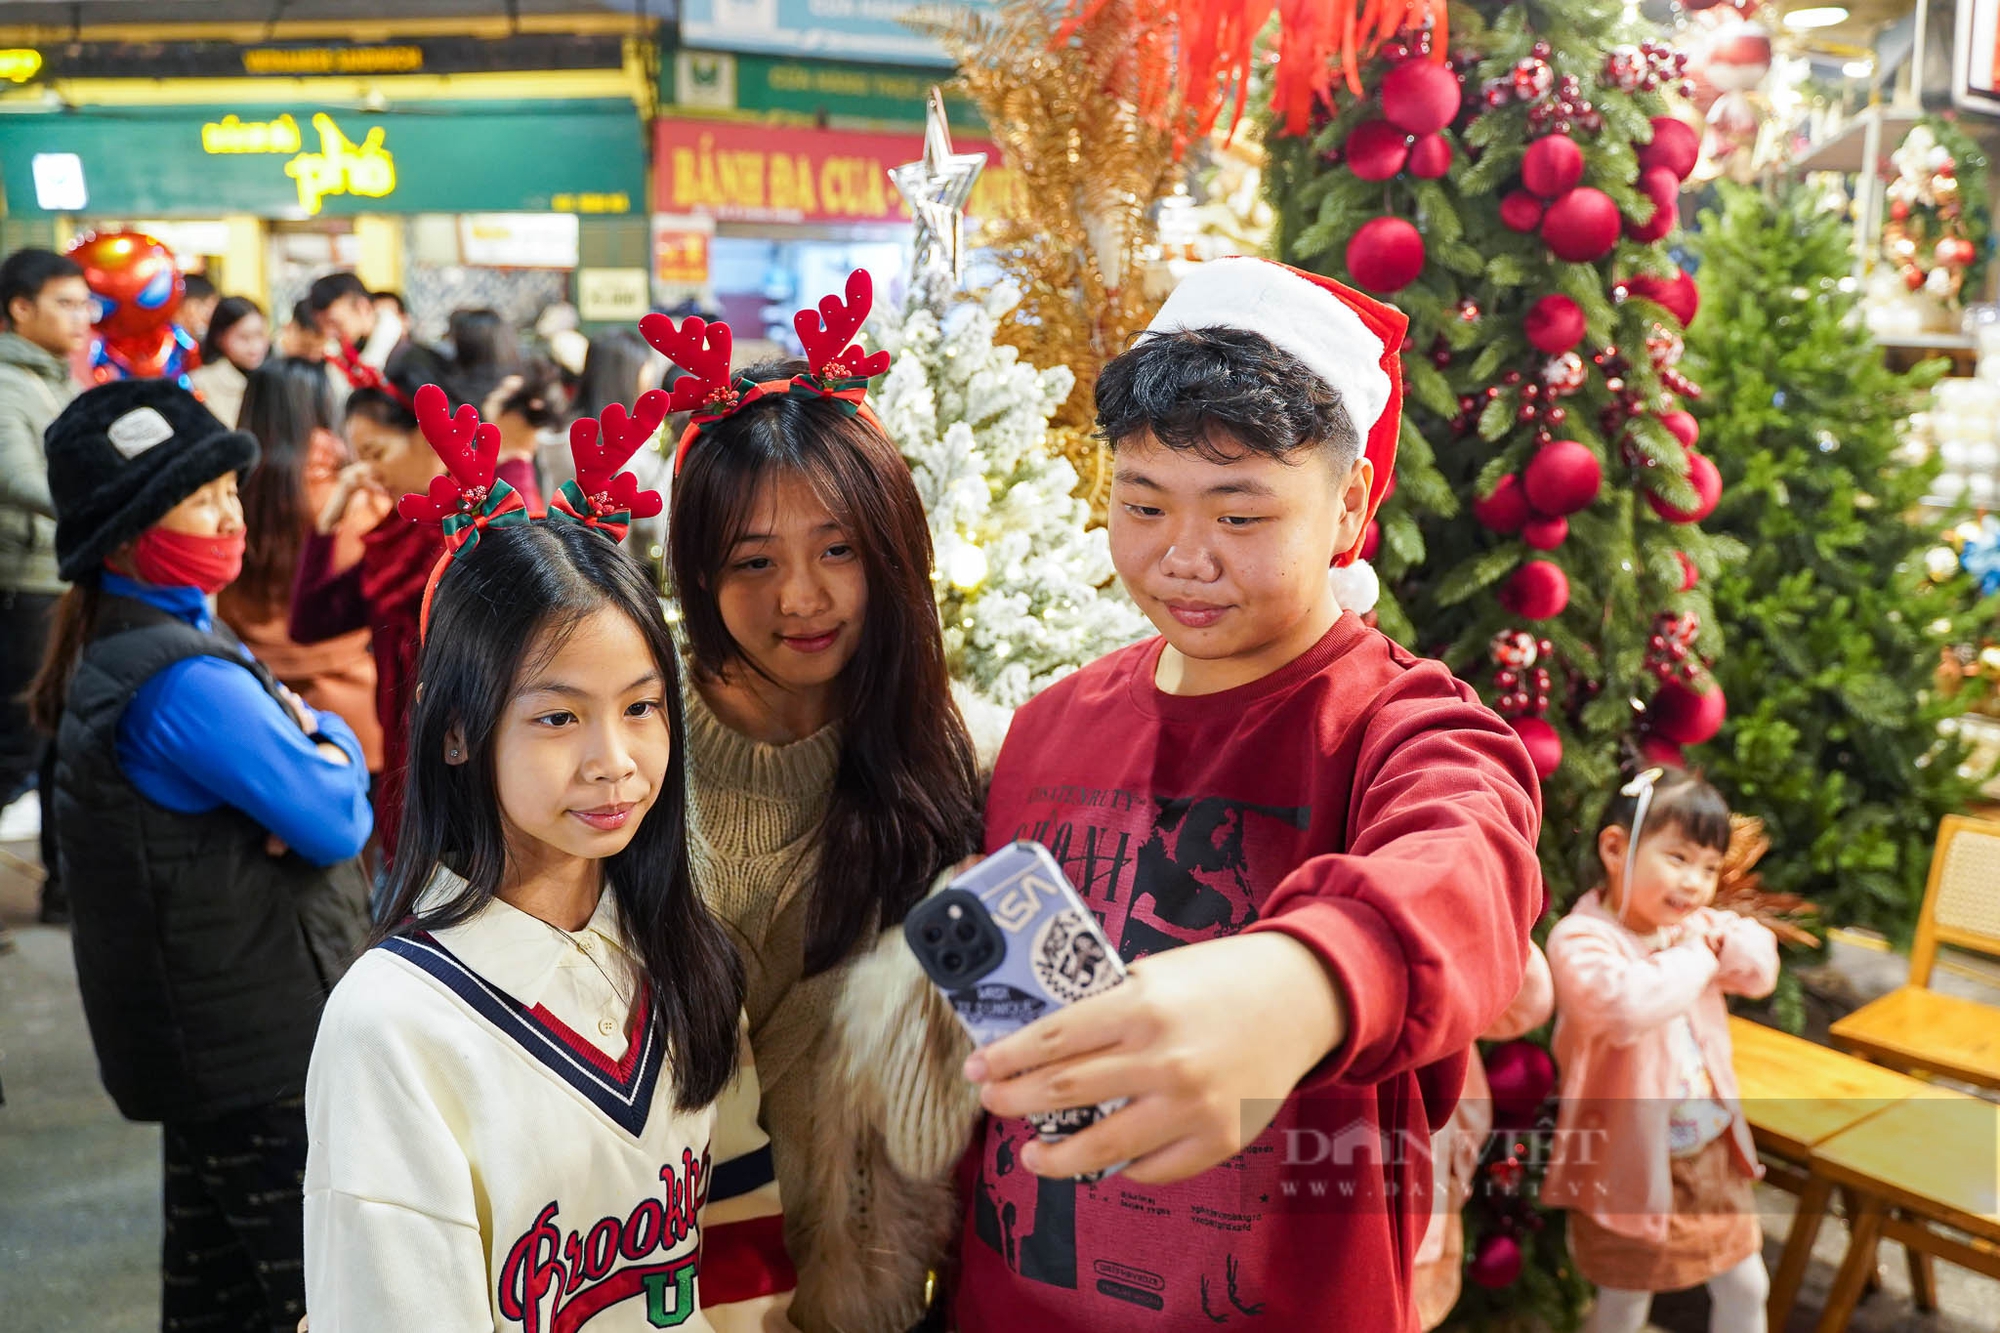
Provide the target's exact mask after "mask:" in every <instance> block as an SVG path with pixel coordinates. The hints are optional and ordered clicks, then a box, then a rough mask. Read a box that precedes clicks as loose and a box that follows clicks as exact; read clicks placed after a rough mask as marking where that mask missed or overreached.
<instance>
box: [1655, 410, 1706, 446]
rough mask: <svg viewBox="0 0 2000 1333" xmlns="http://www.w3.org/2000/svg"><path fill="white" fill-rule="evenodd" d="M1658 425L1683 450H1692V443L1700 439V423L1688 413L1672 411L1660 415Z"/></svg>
mask: <svg viewBox="0 0 2000 1333" xmlns="http://www.w3.org/2000/svg"><path fill="white" fill-rule="evenodd" d="M1660 424H1661V425H1662V426H1665V427H1666V428H1667V432H1668V434H1670V435H1672V436H1673V437H1674V438H1675V439H1677V440H1679V441H1680V442H1681V447H1682V448H1683V449H1692V448H1694V442H1695V441H1696V440H1698V439H1700V438H1701V423H1700V422H1699V421H1696V420H1695V419H1694V416H1693V415H1692V414H1691V413H1688V412H1682V411H1678V410H1676V411H1672V412H1662V413H1660Z"/></svg>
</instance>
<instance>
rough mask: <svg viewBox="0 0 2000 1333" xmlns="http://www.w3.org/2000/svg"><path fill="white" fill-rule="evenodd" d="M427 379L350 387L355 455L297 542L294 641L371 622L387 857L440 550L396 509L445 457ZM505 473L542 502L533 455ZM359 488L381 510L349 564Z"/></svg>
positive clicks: (532, 503)
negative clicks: (433, 428) (427, 430)
mask: <svg viewBox="0 0 2000 1333" xmlns="http://www.w3.org/2000/svg"><path fill="white" fill-rule="evenodd" d="M427 382H429V381H424V380H412V379H409V378H398V377H394V376H392V377H390V378H389V379H388V380H386V381H385V382H384V383H382V384H381V385H380V386H376V387H369V388H362V389H356V390H355V391H354V392H353V393H351V394H349V395H348V398H347V407H346V413H345V420H344V423H343V429H344V430H345V431H346V435H347V442H348V445H349V446H350V447H351V448H352V449H353V451H354V457H355V461H354V462H353V463H350V464H348V465H347V466H346V467H345V468H343V469H341V471H340V474H339V475H338V476H337V477H336V478H335V479H334V485H333V486H332V488H331V489H330V490H329V491H328V492H327V497H326V501H325V503H324V504H323V505H322V506H321V507H320V511H319V514H318V515H317V516H316V518H315V520H314V526H313V531H312V533H311V534H310V535H308V536H307V537H306V540H305V544H304V545H303V546H302V547H301V548H300V550H299V563H298V574H297V577H296V579H295V580H294V582H293V586H292V609H291V626H290V629H291V637H292V640H293V641H294V642H296V643H301V644H315V643H324V642H326V641H327V640H328V639H333V638H338V637H339V636H341V635H344V634H352V633H353V632H354V631H356V630H364V629H365V630H367V631H369V634H370V640H369V641H370V644H371V647H372V650H373V655H374V659H375V715H376V717H377V718H378V719H379V720H380V722H381V725H382V774H381V779H380V781H378V782H377V783H376V784H375V826H376V833H377V836H378V837H379V838H380V840H381V844H382V852H383V855H384V856H385V857H393V856H394V855H395V849H396V826H397V819H398V816H399V815H400V814H401V813H402V799H403V770H404V766H405V765H404V759H405V754H406V750H405V745H406V738H405V735H404V733H405V731H406V730H407V723H408V720H409V709H410V699H411V696H412V695H413V694H414V693H415V692H416V688H417V677H416V665H417V650H418V648H419V647H420V646H421V643H422V634H421V632H420V628H419V623H418V621H419V617H420V614H421V612H422V609H423V600H424V587H425V585H426V584H427V583H428V582H429V580H430V576H431V569H432V567H433V566H435V565H436V564H437V559H438V556H439V554H440V553H441V552H442V551H443V550H444V544H443V538H442V537H441V536H440V535H439V532H438V530H437V529H436V528H434V527H425V526H423V525H421V524H417V523H412V522H410V521H409V520H407V519H405V518H403V517H402V516H401V515H400V514H398V513H396V512H395V509H394V504H395V497H397V496H401V495H405V494H409V493H412V492H415V493H422V492H424V491H427V490H429V489H430V484H431V478H433V477H436V476H439V475H441V474H442V473H443V472H444V465H443V464H442V463H440V462H439V461H438V456H437V454H435V453H434V452H432V450H431V447H430V445H429V444H428V443H426V442H425V440H424V437H423V434H422V432H421V430H420V429H419V428H418V425H417V416H416V411H415V409H414V408H413V407H412V406H411V404H412V403H413V402H414V401H415V398H416V392H417V389H418V388H420V387H421V386H422V385H423V384H425V383H427ZM498 472H499V477H500V479H501V480H502V481H505V482H506V483H507V484H508V485H509V486H512V487H513V488H514V489H515V490H517V491H519V492H520V493H521V499H522V501H523V503H525V504H526V505H527V507H528V508H529V509H531V510H539V509H541V508H542V507H543V506H542V492H541V488H540V486H539V484H538V483H537V482H536V480H535V466H534V462H533V459H532V458H522V457H518V456H514V457H509V456H506V455H505V454H504V452H503V457H502V458H501V461H500V466H499V470H498ZM357 493H365V494H367V495H369V496H372V497H374V499H373V502H374V503H375V504H377V505H379V506H381V512H382V514H383V517H382V518H381V520H380V521H379V522H377V523H376V524H375V526H374V527H372V528H370V529H368V531H367V532H366V533H364V534H363V535H362V537H361V554H360V557H359V558H358V559H355V560H352V561H350V562H346V563H343V560H344V552H346V551H351V549H352V548H351V545H350V546H347V547H343V544H342V540H341V534H342V529H343V524H345V523H346V522H348V521H349V512H350V509H351V507H352V505H353V503H354V497H355V496H356V494H357Z"/></svg>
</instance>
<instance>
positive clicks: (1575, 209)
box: [1542, 185, 1624, 264]
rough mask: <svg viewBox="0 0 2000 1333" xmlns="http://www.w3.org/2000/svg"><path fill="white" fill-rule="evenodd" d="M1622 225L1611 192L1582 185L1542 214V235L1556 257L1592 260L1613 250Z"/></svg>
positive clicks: (1587, 261)
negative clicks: (1609, 193) (1607, 192)
mask: <svg viewBox="0 0 2000 1333" xmlns="http://www.w3.org/2000/svg"><path fill="white" fill-rule="evenodd" d="M1623 225H1624V219H1623V218H1621V217H1619V215H1618V205H1617V204H1615V203H1613V202H1611V196H1610V195H1608V194H1606V193H1605V192H1604V191H1602V190H1599V189H1595V188H1593V187H1592V186H1589V185H1583V186H1579V187H1578V188H1576V189H1574V190H1571V191H1570V192H1569V193H1568V194H1566V195H1564V196H1563V197H1562V198H1560V199H1558V200H1556V201H1555V202H1554V203H1552V204H1550V205H1549V211H1548V212H1547V213H1544V214H1543V215H1542V239H1543V240H1544V241H1546V242H1547V243H1548V247H1549V249H1551V250H1553V251H1554V252H1555V255H1556V258H1558V259H1567V260H1568V261H1569V262H1571V263H1572V264H1589V263H1594V262H1596V261H1597V260H1599V259H1602V258H1604V256H1606V255H1608V254H1610V253H1611V247H1612V246H1614V245H1616V244H1618V232H1619V229H1620V228H1621V227H1622V226H1623Z"/></svg>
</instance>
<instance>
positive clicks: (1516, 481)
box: [1472, 472, 1533, 536]
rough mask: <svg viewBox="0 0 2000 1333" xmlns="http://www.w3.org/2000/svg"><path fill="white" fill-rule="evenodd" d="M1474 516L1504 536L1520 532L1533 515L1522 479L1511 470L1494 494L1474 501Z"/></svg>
mask: <svg viewBox="0 0 2000 1333" xmlns="http://www.w3.org/2000/svg"><path fill="white" fill-rule="evenodd" d="M1472 516H1473V517H1474V518H1476V519H1478V520H1479V521H1480V523H1481V524H1483V525H1484V526H1485V527H1487V528H1489V529H1490V530H1492V531H1494V532H1497V533H1500V534H1501V535H1502V536H1511V535H1513V534H1514V533H1517V532H1519V531H1520V530H1521V527H1522V525H1523V524H1525V523H1526V522H1527V521H1528V520H1529V518H1531V517H1533V515H1532V514H1531V512H1530V511H1529V509H1528V493H1527V491H1525V490H1524V489H1522V486H1521V479H1520V478H1519V477H1518V476H1516V475H1514V474H1513V473H1511V472H1510V473H1508V474H1507V475H1506V476H1504V477H1502V478H1500V484H1499V485H1497V486H1495V487H1494V488H1493V494H1491V495H1489V496H1487V497H1486V498H1485V499H1484V500H1474V501H1473V502H1472Z"/></svg>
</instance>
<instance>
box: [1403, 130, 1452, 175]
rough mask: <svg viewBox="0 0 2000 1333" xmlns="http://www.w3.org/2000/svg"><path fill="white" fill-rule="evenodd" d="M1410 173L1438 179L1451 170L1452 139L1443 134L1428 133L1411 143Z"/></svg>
mask: <svg viewBox="0 0 2000 1333" xmlns="http://www.w3.org/2000/svg"><path fill="white" fill-rule="evenodd" d="M1409 165H1410V174H1411V175H1412V176H1418V177H1421V178H1423V179H1424V180H1436V179H1437V178H1438V177H1440V176H1442V175H1444V174H1445V173H1446V172H1447V171H1450V170H1451V140H1449V139H1447V138H1445V137H1444V135H1442V134H1426V135H1425V136H1424V137H1423V138H1421V139H1419V140H1417V141H1416V142H1415V143H1413V144H1411V145H1410V164H1409Z"/></svg>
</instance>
